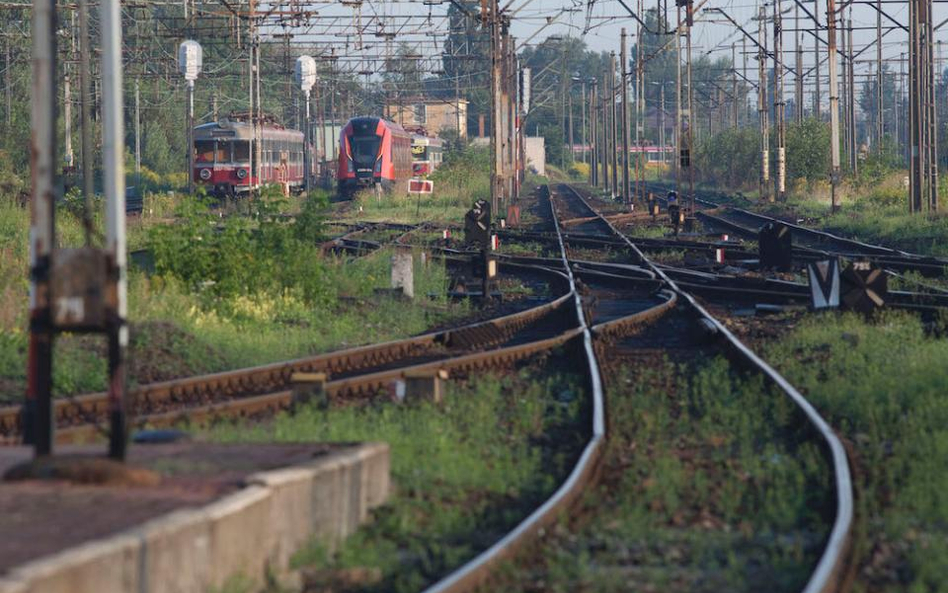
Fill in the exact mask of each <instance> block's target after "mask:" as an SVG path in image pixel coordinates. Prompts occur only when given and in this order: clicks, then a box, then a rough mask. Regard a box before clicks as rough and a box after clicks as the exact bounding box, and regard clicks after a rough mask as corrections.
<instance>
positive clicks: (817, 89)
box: [813, 4, 829, 121]
mask: <svg viewBox="0 0 948 593" xmlns="http://www.w3.org/2000/svg"><path fill="white" fill-rule="evenodd" d="M814 6H816V4H814ZM827 26H829V22H828V21H827ZM827 39H829V33H827ZM827 55H829V54H828V53H827ZM813 58H814V60H815V62H814V63H815V64H816V66H815V69H816V72H815V74H816V84H815V85H814V86H813V113H814V114H815V115H816V119H818V120H820V121H823V106H822V105H821V103H822V102H823V97H822V88H823V87H822V86H821V85H822V84H823V81H822V77H821V76H820V11H819V10H814V11H813Z"/></svg>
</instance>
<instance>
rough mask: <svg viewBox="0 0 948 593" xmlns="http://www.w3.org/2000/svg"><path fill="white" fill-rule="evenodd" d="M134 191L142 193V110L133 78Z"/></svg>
mask: <svg viewBox="0 0 948 593" xmlns="http://www.w3.org/2000/svg"><path fill="white" fill-rule="evenodd" d="M135 191H136V193H137V194H138V196H141V195H142V112H141V96H140V89H139V84H138V80H137V79H136V80H135Z"/></svg>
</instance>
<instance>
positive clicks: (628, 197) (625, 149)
mask: <svg viewBox="0 0 948 593" xmlns="http://www.w3.org/2000/svg"><path fill="white" fill-rule="evenodd" d="M619 59H620V60H621V63H622V73H621V75H620V80H621V81H622V82H621V84H622V88H621V94H620V97H621V101H622V201H623V202H627V203H628V202H631V201H632V191H631V187H630V185H629V92H628V86H629V83H628V75H629V72H628V63H629V55H628V50H627V48H626V34H625V28H624V27H623V28H622V35H621V36H620V49H619ZM636 82H638V80H636ZM635 90H636V93H638V85H636V89H635ZM635 139H636V145H638V126H636V134H635ZM635 166H636V171H637V170H638V159H636V164H635ZM636 181H638V175H636ZM637 193H638V184H637V183H636V194H637Z"/></svg>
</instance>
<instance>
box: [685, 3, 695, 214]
mask: <svg viewBox="0 0 948 593" xmlns="http://www.w3.org/2000/svg"><path fill="white" fill-rule="evenodd" d="M687 2H688V5H687V6H686V7H685V10H686V13H687V14H686V18H685V47H686V50H687V53H686V54H685V60H686V61H687V66H688V67H687V75H688V77H687V81H688V114H687V116H688V127H687V129H686V130H685V142H686V144H687V145H688V216H694V215H695V168H694V163H692V162H691V157H692V156H693V153H694V151H693V150H692V148H693V147H694V142H693V140H694V122H695V117H694V103H695V89H694V84H693V80H692V77H691V26H692V24H693V23H694V4H693V2H692V0H687Z"/></svg>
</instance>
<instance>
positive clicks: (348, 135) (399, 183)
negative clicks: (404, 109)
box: [336, 117, 412, 197]
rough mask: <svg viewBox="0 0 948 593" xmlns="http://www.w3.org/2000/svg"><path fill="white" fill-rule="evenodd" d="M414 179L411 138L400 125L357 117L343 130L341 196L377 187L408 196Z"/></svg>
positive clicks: (338, 176)
mask: <svg viewBox="0 0 948 593" xmlns="http://www.w3.org/2000/svg"><path fill="white" fill-rule="evenodd" d="M411 176H412V156H411V134H409V133H408V132H406V131H405V130H404V128H402V127H401V126H400V125H398V124H396V123H394V122H390V121H387V120H384V119H381V118H378V117H355V118H353V119H350V120H349V122H348V123H347V124H346V125H345V127H344V128H342V132H341V133H340V134H339V164H338V172H337V174H336V180H337V183H338V186H339V193H340V194H341V195H343V196H347V197H348V196H352V195H353V194H355V193H356V192H357V191H359V190H360V189H367V188H372V187H375V186H379V187H381V189H383V190H385V191H386V192H398V193H407V192H408V180H409V179H411Z"/></svg>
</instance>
